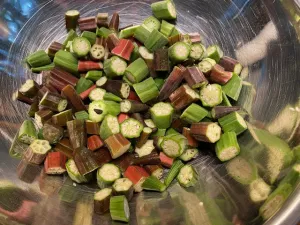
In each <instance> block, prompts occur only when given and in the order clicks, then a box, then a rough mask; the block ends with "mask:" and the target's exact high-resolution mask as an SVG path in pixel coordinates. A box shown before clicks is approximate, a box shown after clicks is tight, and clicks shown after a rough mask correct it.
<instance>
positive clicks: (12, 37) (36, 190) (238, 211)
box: [0, 0, 300, 225]
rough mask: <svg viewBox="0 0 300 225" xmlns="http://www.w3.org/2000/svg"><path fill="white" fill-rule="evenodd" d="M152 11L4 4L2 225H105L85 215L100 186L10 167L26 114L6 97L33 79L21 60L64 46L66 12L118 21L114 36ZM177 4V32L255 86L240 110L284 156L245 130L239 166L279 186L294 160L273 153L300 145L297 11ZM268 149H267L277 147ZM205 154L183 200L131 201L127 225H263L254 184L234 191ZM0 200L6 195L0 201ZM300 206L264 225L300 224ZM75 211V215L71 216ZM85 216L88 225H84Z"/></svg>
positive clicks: (151, 196)
mask: <svg viewBox="0 0 300 225" xmlns="http://www.w3.org/2000/svg"><path fill="white" fill-rule="evenodd" d="M153 1H154V0H145V1H130V0H124V1H117V0H112V1H109V0H107V1H93V0H91V1H87V2H84V3H83V1H80V0H70V1H61V0H54V1H48V0H38V1H30V0H27V1H22V4H21V3H20V2H21V1H5V2H4V3H2V5H1V7H0V11H1V14H0V15H1V17H0V40H1V44H0V73H1V78H0V79H1V82H0V85H1V99H0V104H1V110H0V132H1V134H2V135H1V136H2V138H1V140H0V141H1V144H2V145H1V148H0V158H1V160H0V180H10V181H11V182H12V183H13V185H12V184H10V185H8V186H6V187H5V188H3V182H0V215H1V216H0V221H1V222H2V220H3V221H4V220H5V221H7V223H6V224H19V223H20V224H34V225H46V224H47V225H48V224H61V225H64V224H72V223H75V224H83V223H84V224H112V221H111V219H110V216H109V214H105V215H101V216H99V215H92V208H91V207H92V204H89V201H90V199H89V197H90V196H92V194H93V193H94V192H95V191H96V190H97V186H95V185H93V184H91V185H87V186H86V185H75V184H73V182H72V181H71V180H70V179H68V178H67V177H66V176H64V177H63V176H62V177H57V176H47V175H45V173H44V172H43V170H41V168H39V167H36V168H31V167H27V166H28V165H27V166H26V164H24V165H23V164H21V166H19V174H17V173H16V169H17V167H18V164H19V163H20V162H19V160H17V159H13V158H11V157H9V153H8V149H9V145H10V143H11V140H12V139H13V137H14V135H15V133H16V132H17V129H18V127H19V125H20V123H21V122H22V121H23V120H24V119H25V118H26V113H24V112H26V111H27V110H28V109H27V106H25V105H22V104H21V103H18V102H12V101H11V98H10V96H11V94H12V92H13V91H14V90H16V89H17V88H18V87H19V86H20V84H21V83H22V82H23V81H24V80H25V79H26V78H29V77H31V78H34V79H37V77H38V76H37V75H36V74H33V73H31V72H30V70H28V69H27V68H26V66H25V65H24V63H23V60H24V58H25V57H26V56H27V55H28V54H29V53H31V52H33V51H35V50H37V49H46V48H47V47H48V46H49V45H50V43H51V42H52V41H53V40H56V41H59V42H62V41H63V40H64V38H65V35H66V31H65V27H64V16H63V14H64V12H65V11H66V10H67V9H78V10H79V11H80V12H81V15H82V16H92V15H96V14H97V13H98V12H108V13H110V14H112V13H113V12H114V11H118V12H120V17H121V26H125V25H127V24H138V23H140V22H141V20H143V19H144V18H146V17H147V16H148V15H150V13H151V9H150V6H149V5H150V3H151V2H153ZM174 1H175V4H176V6H177V10H178V21H177V24H178V26H179V28H180V30H181V31H183V32H189V31H199V33H201V35H202V37H203V40H204V43H205V44H206V45H208V44H212V43H219V44H220V45H221V46H222V48H223V50H224V52H225V53H226V55H230V56H237V57H238V58H239V59H240V60H241V61H242V62H243V64H244V66H246V65H247V66H248V67H249V75H248V76H245V77H247V78H246V81H245V86H246V87H249V86H250V85H248V84H252V86H253V87H252V86H250V87H251V88H250V89H249V90H250V92H251V93H256V97H255V98H251V101H250V100H249V102H253V103H252V104H253V105H252V106H251V107H247V109H248V110H249V111H251V112H250V113H251V117H249V118H248V119H249V121H250V122H251V123H252V124H254V125H255V126H256V127H259V128H263V129H265V130H268V131H269V132H271V133H273V134H275V135H277V136H279V137H280V138H282V139H283V140H284V141H286V142H288V144H289V146H288V145H287V144H286V143H285V142H283V141H282V140H281V139H278V138H276V137H275V136H273V135H271V134H270V133H264V131H260V130H259V129H256V128H255V127H254V128H253V130H252V131H255V132H254V133H253V132H251V130H250V131H247V132H245V133H244V134H243V135H242V136H241V137H240V143H241V148H242V153H243V154H242V155H241V157H245V159H246V164H247V163H248V164H249V165H250V166H249V168H250V172H251V168H254V170H253V171H254V172H253V171H252V172H253V174H254V176H253V179H254V180H255V179H259V177H262V178H264V179H265V180H266V181H268V182H269V183H274V184H277V183H278V181H277V176H279V177H282V176H284V175H285V173H286V172H287V170H288V169H287V168H286V167H288V165H289V164H291V163H293V162H292V161H293V160H292V159H291V158H289V157H287V158H286V159H285V160H282V159H281V158H280V157H281V155H280V154H279V155H276V154H274V153H278V152H280V151H285V152H287V153H290V152H291V150H290V147H294V146H296V145H298V144H299V142H300V141H299V140H300V137H299V134H300V128H299V127H300V126H299V124H300V115H299V107H300V106H299V97H300V89H299V84H300V76H299V71H300V63H299V62H300V46H299V42H298V40H299V37H300V33H299V8H296V4H295V3H294V2H293V1H292V0H282V1H273V0H248V1H243V0H210V1H205V0H187V1H179V0H174ZM39 79H40V78H39ZM247 82H249V83H247ZM252 88H253V89H252ZM243 93H244V95H246V94H247V93H249V92H247V91H246V89H244V92H243ZM242 97H245V96H242ZM263 137H268V138H267V140H266V139H264V138H263ZM268 139H270V140H273V142H274V143H275V145H274V143H273V144H272V141H271V142H270V141H268ZM202 148H203V151H202V154H201V155H200V158H198V159H197V160H196V161H194V162H193V164H194V165H195V167H196V168H197V171H198V173H199V184H198V185H197V187H195V188H192V189H187V190H185V189H182V188H181V187H180V186H179V185H177V184H175V185H173V186H172V187H171V188H170V190H169V192H165V193H162V194H155V193H152V192H151V193H149V192H145V193H141V194H139V195H137V196H135V198H134V199H133V201H132V202H131V203H130V210H131V223H130V224H147V225H148V224H232V223H234V224H236V223H237V221H242V223H252V224H261V223H262V221H261V220H259V219H257V215H258V209H259V206H260V204H261V203H259V204H256V203H253V202H252V201H251V199H250V197H249V189H248V187H249V183H251V182H253V180H252V177H250V178H251V179H249V180H247V182H246V183H247V184H245V183H244V184H241V183H240V182H238V181H237V179H234V178H232V176H230V175H229V174H228V171H227V170H228V168H227V164H220V163H219V162H218V161H217V160H216V159H215V157H214V154H213V153H212V151H211V146H209V145H207V146H203V147H202ZM283 149H284V150H283ZM287 155H289V154H287ZM289 160H290V161H289ZM278 162H279V163H278ZM282 162H284V163H282ZM248 164H247V165H248ZM252 164H253V167H252ZM242 168H243V169H247V168H246V167H242ZM26 171H35V172H34V173H32V172H30V175H31V176H30V177H28V176H26V177H24V175H26V174H27V172H26ZM18 175H19V177H18ZM33 175H34V176H33ZM20 178H21V179H20ZM22 178H23V179H22ZM3 190H5V192H1V191H3ZM2 193H3V194H2ZM6 196H15V198H14V199H13V200H12V201H11V204H12V205H9V204H8V205H7V204H6V203H7V202H5V198H6ZM1 197H2V198H1ZM3 197H4V198H3ZM299 202H300V191H299V187H298V188H296V191H294V193H293V194H292V195H291V196H290V198H289V199H288V200H287V202H286V204H285V205H283V207H282V209H281V210H280V211H279V212H278V213H277V214H276V215H275V216H274V217H272V218H271V219H270V220H269V221H268V222H267V224H296V222H297V221H299V220H300V218H299V213H297V212H299V210H300V203H299ZM35 205H36V207H34V206H35ZM86 205H87V207H86ZM5 207H6V208H5ZM82 209H84V210H82ZM79 211H80V212H81V213H79V214H78V212H79ZM82 213H84V214H86V215H84V216H87V215H89V217H86V218H83V216H82ZM20 216H21V217H20ZM3 218H4V219H3ZM83 220H84V222H83ZM12 221H18V223H17V222H12ZM116 224H118V223H116Z"/></svg>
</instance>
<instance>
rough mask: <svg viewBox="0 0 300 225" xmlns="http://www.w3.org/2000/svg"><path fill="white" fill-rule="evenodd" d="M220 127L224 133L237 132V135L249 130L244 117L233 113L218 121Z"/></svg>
mask: <svg viewBox="0 0 300 225" xmlns="http://www.w3.org/2000/svg"><path fill="white" fill-rule="evenodd" d="M218 122H219V124H220V126H221V127H222V130H223V131H224V132H231V131H232V132H235V133H236V135H239V134H241V133H243V132H244V131H245V130H247V124H246V122H245V120H244V119H243V117H241V116H240V115H239V114H238V113H237V112H232V113H230V114H228V115H226V116H223V117H221V118H220V119H218Z"/></svg>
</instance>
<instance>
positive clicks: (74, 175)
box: [66, 159, 92, 184]
mask: <svg viewBox="0 0 300 225" xmlns="http://www.w3.org/2000/svg"><path fill="white" fill-rule="evenodd" d="M66 169H67V172H68V175H69V177H70V178H71V180H73V181H75V182H76V183H79V184H80V183H87V182H89V181H90V179H91V178H92V177H91V176H84V175H81V174H80V173H79V171H78V168H77V166H76V164H75V162H74V160H73V159H69V160H68V161H67V163H66Z"/></svg>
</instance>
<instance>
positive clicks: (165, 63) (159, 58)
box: [154, 48, 170, 71]
mask: <svg viewBox="0 0 300 225" xmlns="http://www.w3.org/2000/svg"><path fill="white" fill-rule="evenodd" d="M154 69H155V71H169V69H170V65H169V55H168V49H165V48H161V49H157V50H155V51H154Z"/></svg>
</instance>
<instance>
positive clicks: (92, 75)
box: [85, 70, 103, 82]
mask: <svg viewBox="0 0 300 225" xmlns="http://www.w3.org/2000/svg"><path fill="white" fill-rule="evenodd" d="M102 74H103V73H102V71H98V70H90V71H88V72H87V74H86V75H85V79H88V80H91V81H94V82H96V81H97V80H99V79H100V77H102Z"/></svg>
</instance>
